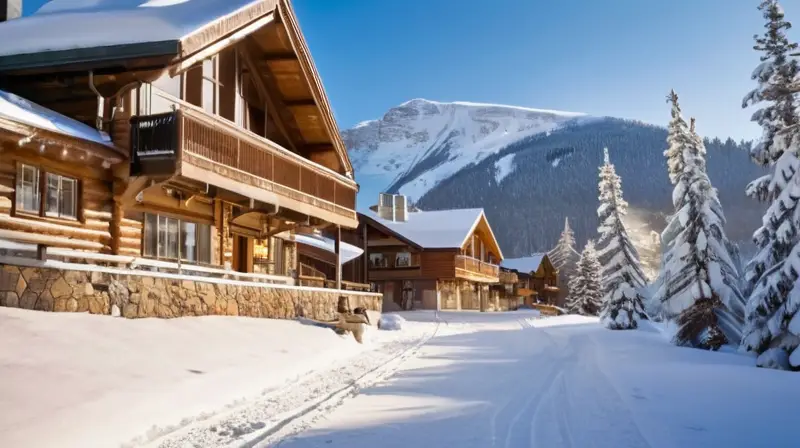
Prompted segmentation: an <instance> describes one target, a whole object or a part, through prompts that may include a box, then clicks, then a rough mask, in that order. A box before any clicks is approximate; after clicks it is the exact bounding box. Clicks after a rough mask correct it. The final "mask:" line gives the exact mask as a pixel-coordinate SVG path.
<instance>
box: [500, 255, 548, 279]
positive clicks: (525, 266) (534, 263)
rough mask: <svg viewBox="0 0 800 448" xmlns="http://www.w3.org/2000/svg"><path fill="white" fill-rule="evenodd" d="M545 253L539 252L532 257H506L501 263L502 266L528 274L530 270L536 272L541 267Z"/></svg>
mask: <svg viewBox="0 0 800 448" xmlns="http://www.w3.org/2000/svg"><path fill="white" fill-rule="evenodd" d="M545 255H546V254H545V253H538V254H533V255H531V256H530V257H522V258H506V259H505V260H503V261H502V262H501V263H500V266H502V267H504V268H506V269H514V270H515V271H517V272H522V273H526V274H527V273H529V272H536V271H537V270H538V269H539V265H540V264H542V260H543V259H544V256H545Z"/></svg>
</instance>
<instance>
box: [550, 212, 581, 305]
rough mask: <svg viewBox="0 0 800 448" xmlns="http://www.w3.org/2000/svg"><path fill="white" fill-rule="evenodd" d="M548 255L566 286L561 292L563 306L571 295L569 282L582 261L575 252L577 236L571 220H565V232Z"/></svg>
mask: <svg viewBox="0 0 800 448" xmlns="http://www.w3.org/2000/svg"><path fill="white" fill-rule="evenodd" d="M548 255H549V256H550V260H551V262H552V263H553V267H555V268H556V269H557V270H558V278H559V284H561V285H566V288H561V289H560V290H559V297H558V299H559V304H563V303H564V302H565V300H566V298H567V297H568V295H569V281H570V280H571V279H572V277H573V276H574V275H575V273H576V272H577V269H578V259H580V254H579V253H578V251H577V250H575V234H574V233H573V232H572V228H570V226H569V218H564V230H563V231H562V232H561V236H560V237H559V239H558V243H557V244H556V247H555V248H553V250H551V251H550V252H549V253H548Z"/></svg>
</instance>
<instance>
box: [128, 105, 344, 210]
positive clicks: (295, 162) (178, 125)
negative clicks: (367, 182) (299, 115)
mask: <svg viewBox="0 0 800 448" xmlns="http://www.w3.org/2000/svg"><path fill="white" fill-rule="evenodd" d="M131 148H132V152H133V160H132V165H131V172H132V174H135V175H138V174H166V173H164V172H162V171H164V170H165V167H167V168H166V169H169V168H172V169H174V167H175V165H176V161H177V160H183V161H184V162H189V163H191V159H192V158H196V157H199V158H201V159H205V160H207V161H209V162H211V163H212V164H215V165H222V166H225V167H229V168H232V169H234V170H236V171H238V172H241V173H246V174H249V175H251V176H253V177H255V178H257V179H255V182H253V180H252V179H246V178H247V177H248V176H246V175H244V176H241V175H237V174H236V173H235V172H230V173H228V174H229V175H230V176H231V177H234V178H236V180H239V181H244V182H248V183H255V184H256V185H255V186H258V187H261V188H267V189H269V190H272V191H274V192H276V193H278V194H280V195H282V196H286V197H289V198H292V199H295V200H297V201H300V202H303V203H306V204H309V205H312V206H314V207H318V208H321V209H323V210H327V211H329V212H333V213H336V214H338V215H341V216H346V217H349V218H355V200H356V189H357V186H356V185H355V183H354V182H353V181H352V180H351V179H348V178H346V177H344V176H342V175H341V174H338V173H336V172H334V171H332V170H330V169H328V168H325V167H323V166H322V165H319V164H317V163H315V162H312V161H311V160H308V159H306V158H303V157H302V156H300V155H298V154H295V153H292V152H291V151H289V150H287V149H285V148H282V147H281V146H279V145H278V144H276V143H274V142H272V141H270V140H267V139H266V138H263V137H261V136H259V135H256V134H254V133H252V132H250V131H248V130H246V129H243V128H240V127H238V126H236V125H235V124H233V123H231V122H229V121H227V120H225V119H223V118H220V117H217V116H213V115H209V114H207V113H206V112H204V111H202V110H199V109H197V108H195V107H192V106H185V105H181V107H180V108H179V109H177V110H175V111H173V112H169V113H165V114H158V115H148V116H140V117H134V118H133V119H131ZM187 155H188V157H187Z"/></svg>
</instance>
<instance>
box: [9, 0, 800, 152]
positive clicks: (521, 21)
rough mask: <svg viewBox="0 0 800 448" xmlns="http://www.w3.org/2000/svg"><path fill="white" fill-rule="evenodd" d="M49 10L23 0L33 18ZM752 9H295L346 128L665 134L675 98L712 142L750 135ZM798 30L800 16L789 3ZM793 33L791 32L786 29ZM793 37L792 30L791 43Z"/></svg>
mask: <svg viewBox="0 0 800 448" xmlns="http://www.w3.org/2000/svg"><path fill="white" fill-rule="evenodd" d="M42 3H44V0H24V5H25V11H26V13H30V12H32V11H34V10H35V9H37V8H38V6H39V5H40V4H42ZM758 3H759V1H757V0H752V1H747V0H734V1H732V0H702V1H697V0H648V1H642V0H613V1H599V0H558V1H555V0H492V1H485V0H481V1H478V0H403V1H397V0H336V1H331V0H294V1H293V4H294V6H295V9H296V11H297V14H298V16H299V19H300V24H301V26H302V29H303V31H304V33H305V35H306V38H307V40H308V43H309V46H310V48H311V52H312V54H313V56H314V59H315V61H316V63H317V67H318V69H319V71H320V74H321V76H322V79H323V82H324V84H325V88H326V90H327V92H328V95H329V97H330V99H331V102H332V104H333V107H334V109H335V113H336V117H337V120H338V122H339V125H340V126H341V127H342V128H348V127H351V126H353V125H355V124H356V123H358V122H360V121H363V120H367V119H373V118H378V117H380V116H381V115H382V114H383V113H385V112H386V110H387V109H389V108H390V107H392V106H395V105H398V104H400V103H402V102H404V101H407V100H409V99H412V98H428V99H432V100H438V101H459V100H460V101H474V102H487V103H500V104H513V105H519V106H528V107H536V108H543V109H558V110H567V111H577V112H586V113H590V114H594V115H609V116H616V117H624V118H635V119H639V120H643V121H646V122H650V123H655V124H662V125H665V124H666V123H667V121H668V120H669V108H668V106H667V105H666V103H665V96H666V94H667V93H668V92H669V89H670V88H675V89H676V90H677V91H678V93H679V94H680V95H681V102H682V106H683V110H684V112H685V114H687V115H694V116H696V117H697V120H698V129H699V131H700V132H701V133H703V134H705V135H708V136H732V137H734V138H736V139H740V138H755V137H757V136H758V135H759V134H760V132H759V128H758V127H757V126H756V125H754V124H752V123H750V122H749V118H750V115H751V111H746V110H742V109H741V99H742V97H743V96H744V94H745V93H746V92H747V91H748V90H749V89H751V88H752V87H753V86H754V82H753V81H751V80H750V77H749V76H750V73H751V72H752V70H753V68H754V67H755V65H756V64H757V62H758V55H757V54H756V53H755V52H754V51H753V50H752V46H753V39H752V37H753V34H755V33H760V32H761V30H762V26H763V19H762V18H761V15H760V12H759V11H758V10H757V9H756V7H757V5H758ZM784 3H785V5H784V6H785V7H786V8H785V9H786V13H787V17H788V19H789V20H792V19H794V20H795V22H796V23H797V24H798V29H799V30H800V5H797V4H796V3H795V2H792V1H784ZM793 31H794V30H793ZM790 37H791V38H793V39H794V40H798V39H800V31H795V32H793V33H792V34H790Z"/></svg>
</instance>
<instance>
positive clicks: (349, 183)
mask: <svg viewBox="0 0 800 448" xmlns="http://www.w3.org/2000/svg"><path fill="white" fill-rule="evenodd" d="M153 92H155V93H156V94H157V95H158V96H160V97H162V98H164V99H166V100H168V101H170V102H173V103H175V105H176V106H177V109H178V110H180V111H182V112H188V113H187V115H190V116H192V117H196V118H197V117H199V119H201V120H204V121H205V122H206V124H208V125H211V126H221V127H223V128H225V129H227V130H229V131H231V132H236V133H240V134H242V135H243V137H244V138H246V139H247V140H249V141H250V143H252V144H255V145H261V144H266V145H268V146H270V147H271V148H272V149H274V150H276V151H277V152H280V153H281V155H283V156H286V157H289V158H291V159H294V160H295V161H297V162H300V163H303V164H309V165H310V166H311V168H313V169H315V170H318V171H320V174H328V175H332V176H334V180H336V181H337V182H339V183H341V184H343V185H344V186H346V187H349V188H352V189H354V190H357V189H358V184H357V183H356V181H355V180H354V179H350V178H349V177H347V176H345V175H343V174H339V173H337V172H336V171H333V170H332V169H330V168H328V167H325V166H322V165H320V164H318V163H316V162H313V161H311V160H309V159H306V158H304V157H302V156H300V155H298V154H295V153H293V152H292V151H289V150H288V149H286V148H284V147H283V146H281V145H279V144H277V143H276V142H273V141H272V140H269V139H267V138H264V137H262V136H260V135H258V134H255V133H253V132H251V131H250V130H248V129H245V128H243V127H239V126H237V125H236V124H234V123H232V122H230V121H228V120H226V119H224V118H222V117H219V116H216V115H212V114H209V113H208V112H206V111H205V110H203V109H202V108H200V107H198V106H195V105H194V104H191V103H188V102H186V101H183V100H181V99H178V98H175V97H173V96H171V95H168V94H162V93H161V92H160V91H156V90H153Z"/></svg>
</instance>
